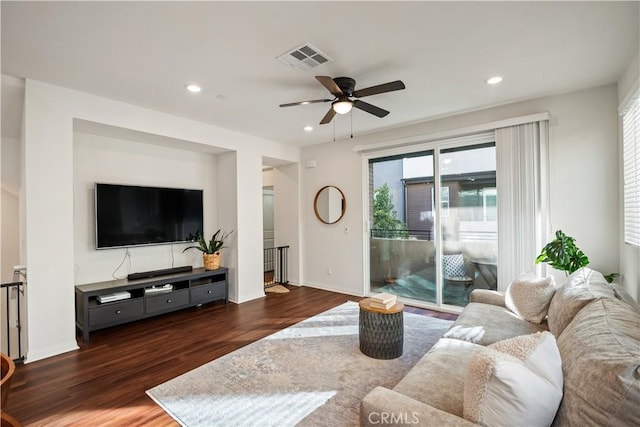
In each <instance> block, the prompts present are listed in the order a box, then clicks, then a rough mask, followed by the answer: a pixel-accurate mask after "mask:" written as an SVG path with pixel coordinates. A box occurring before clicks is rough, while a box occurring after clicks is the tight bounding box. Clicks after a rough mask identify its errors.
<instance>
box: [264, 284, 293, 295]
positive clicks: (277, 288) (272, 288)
mask: <svg viewBox="0 0 640 427" xmlns="http://www.w3.org/2000/svg"><path fill="white" fill-rule="evenodd" d="M264 291H265V292H272V293H274V294H286V293H287V292H289V289H287V288H285V287H284V286H282V285H273V286H266V287H265V288H264Z"/></svg>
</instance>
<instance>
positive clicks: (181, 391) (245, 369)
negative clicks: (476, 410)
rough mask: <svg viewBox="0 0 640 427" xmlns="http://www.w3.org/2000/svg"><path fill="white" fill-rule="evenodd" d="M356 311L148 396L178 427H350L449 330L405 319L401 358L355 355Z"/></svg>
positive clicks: (340, 312) (305, 324)
mask: <svg viewBox="0 0 640 427" xmlns="http://www.w3.org/2000/svg"><path fill="white" fill-rule="evenodd" d="M358 316H359V307H358V304H357V303H355V302H346V303H344V304H342V305H340V306H338V307H335V308H333V309H331V310H328V311H325V312H323V313H321V314H319V315H317V316H314V317H311V318H309V319H306V320H304V321H302V322H300V323H298V324H296V325H293V326H291V327H289V328H286V329H283V330H281V331H279V332H277V333H275V334H273V335H270V336H268V337H265V338H263V339H261V340H259V341H256V342H254V343H252V344H249V345H247V346H245V347H243V348H241V349H239V350H236V351H234V352H233V353H229V354H227V355H225V356H223V357H221V358H219V359H216V360H214V361H212V362H209V363H207V364H205V365H203V366H200V367H199V368H196V369H194V370H192V371H190V372H187V373H186V374H183V375H181V376H179V377H177V378H174V379H172V380H170V381H167V382H165V383H163V384H160V385H158V386H156V387H154V388H152V389H150V390H147V394H148V395H149V396H150V397H151V398H152V399H153V400H154V401H155V402H156V403H157V404H158V405H160V406H161V407H162V408H163V409H164V410H165V411H166V412H167V413H168V414H169V415H170V416H171V417H173V418H174V419H175V420H176V421H177V422H178V423H179V424H180V425H183V426H189V427H196V426H207V427H208V426H242V427H251V426H260V427H265V426H278V427H284V426H294V425H299V426H319V425H326V426H329V425H330V426H353V425H357V424H358V411H359V406H360V401H361V400H362V398H363V397H364V396H365V395H366V394H367V393H368V392H369V391H371V390H372V389H373V388H375V387H376V386H384V387H389V388H392V387H394V386H395V385H396V384H397V383H398V382H399V381H400V380H401V379H402V377H403V376H404V375H405V374H406V373H407V372H408V371H409V370H410V369H411V368H412V367H413V365H415V363H416V362H417V361H418V360H419V359H420V357H422V356H423V355H424V354H425V353H426V352H427V351H428V350H429V349H430V348H431V346H432V345H433V344H434V343H435V342H436V341H437V340H438V338H439V337H441V336H442V335H443V334H444V332H445V331H446V329H447V328H448V327H449V326H450V325H451V321H447V320H442V319H436V318H431V317H427V316H421V315H417V314H412V313H406V312H405V313H404V329H405V330H404V353H403V355H402V356H401V357H399V358H398V359H393V360H377V359H372V358H370V357H368V356H365V355H364V354H362V353H361V352H360V349H359V342H358Z"/></svg>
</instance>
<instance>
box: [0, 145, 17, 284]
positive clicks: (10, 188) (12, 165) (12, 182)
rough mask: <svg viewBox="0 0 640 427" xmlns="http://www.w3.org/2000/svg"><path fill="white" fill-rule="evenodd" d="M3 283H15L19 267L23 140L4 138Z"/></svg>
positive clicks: (0, 202)
mask: <svg viewBox="0 0 640 427" xmlns="http://www.w3.org/2000/svg"><path fill="white" fill-rule="evenodd" d="M0 161H1V164H0V171H1V173H0V176H1V179H0V187H1V190H2V193H1V194H0V227H1V228H0V236H1V238H0V239H1V240H0V261H1V262H0V282H2V283H5V282H11V281H13V266H14V265H18V264H20V185H21V184H20V140H19V139H17V138H9V137H3V138H2V147H1V150H0Z"/></svg>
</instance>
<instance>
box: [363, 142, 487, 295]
mask: <svg viewBox="0 0 640 427" xmlns="http://www.w3.org/2000/svg"><path fill="white" fill-rule="evenodd" d="M431 146H432V147H433V148H431V149H426V150H422V151H413V152H406V153H402V154H395V155H392V156H383V157H371V158H369V160H368V168H369V224H370V231H369V284H370V291H371V292H372V293H377V292H388V293H392V294H395V295H398V296H400V297H404V298H407V299H410V300H414V301H416V302H424V303H426V304H427V305H437V306H442V305H451V306H458V307H462V306H464V305H466V304H467V303H468V297H469V293H470V292H471V291H472V290H473V289H475V288H487V289H494V288H495V283H496V273H497V263H496V258H497V208H496V200H497V196H498V195H497V191H496V158H495V145H494V143H492V142H489V143H482V144H472V145H469V144H466V145H461V144H451V143H446V142H443V143H439V144H438V143H436V144H431Z"/></svg>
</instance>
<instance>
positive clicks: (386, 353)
mask: <svg viewBox="0 0 640 427" xmlns="http://www.w3.org/2000/svg"><path fill="white" fill-rule="evenodd" d="M359 304H360V336H359V338H360V351H361V352H362V353H364V354H366V355H367V356H369V357H373V358H374V359H395V358H398V357H400V356H402V350H403V348H402V347H403V344H404V312H403V310H404V304H402V303H396V304H395V305H394V306H393V307H391V308H389V309H387V310H384V309H381V308H375V307H371V300H370V299H369V298H365V299H363V300H362V301H360V303H359Z"/></svg>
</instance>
